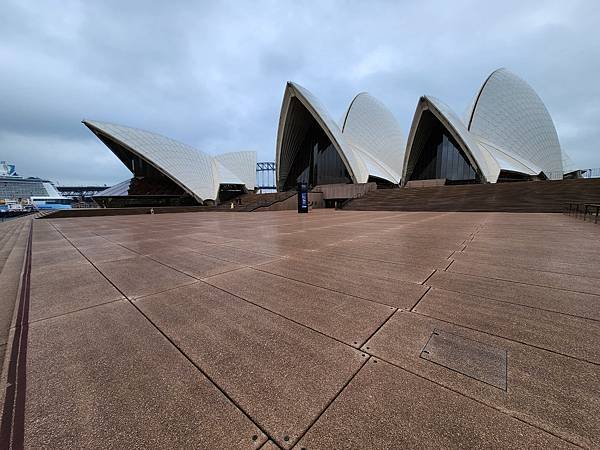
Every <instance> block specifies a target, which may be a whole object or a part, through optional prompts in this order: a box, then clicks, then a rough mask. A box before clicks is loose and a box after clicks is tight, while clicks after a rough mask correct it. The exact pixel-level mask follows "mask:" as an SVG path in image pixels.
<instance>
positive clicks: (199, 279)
mask: <svg viewBox="0 0 600 450" xmlns="http://www.w3.org/2000/svg"><path fill="white" fill-rule="evenodd" d="M97 236H99V237H101V238H102V239H106V241H107V242H110V243H111V244H115V245H118V246H120V247H123V248H124V249H125V250H129V251H130V252H133V253H135V254H136V255H138V256H141V257H142V258H148V259H150V260H151V261H154V262H156V263H158V264H160V265H162V266H164V267H167V268H169V269H172V270H175V271H176V272H179V273H181V274H182V275H185V276H187V277H191V278H194V279H195V280H197V281H202V279H201V278H198V277H197V276H195V275H190V274H189V273H186V272H184V271H183V270H180V269H177V268H175V267H173V266H170V265H169V264H167V263H164V262H162V261H159V260H158V259H155V258H153V257H152V256H150V255H149V254H143V253H140V252H138V251H137V250H133V249H131V248H129V247H127V246H125V245H123V244H120V243H118V242H114V241H111V240H110V239H108V238H105V237H104V236H101V235H99V234H98V235H97ZM71 245H73V247H75V248H76V249H77V251H78V252H79V253H81V254H82V255H83V256H84V257H85V255H84V254H83V253H82V252H81V250H79V248H78V247H76V246H75V245H74V244H73V243H71ZM191 251H193V250H191ZM195 253H199V252H195ZM199 254H201V253H199ZM204 256H208V255H204ZM209 258H212V257H211V256H209ZM86 259H87V260H88V261H89V262H90V263H91V264H94V263H92V261H90V260H89V259H88V258H86ZM213 259H219V258H213ZM220 261H225V260H222V259H221V260H220ZM225 262H234V261H225ZM236 264H239V263H236ZM239 269H240V268H237V269H233V270H239ZM98 271H100V270H99V269H98ZM100 272H101V271H100ZM227 272H231V271H227ZM227 272H223V273H227ZM101 273H102V272H101ZM103 275H104V274H103ZM216 275H220V274H215V276H216ZM105 278H106V277H105ZM107 279H108V278H107ZM111 284H112V283H111ZM189 284H193V283H187V284H182V285H180V286H177V287H181V286H187V285H189ZM113 286H114V285H113ZM115 287H116V286H115ZM168 290H170V289H166V290H165V291H162V292H166V291H168ZM119 292H121V290H119ZM158 293H159V292H155V294H158ZM147 295H153V294H145V295H143V297H146V296H147ZM125 297H126V298H127V299H128V300H131V298H130V297H128V296H125ZM137 298H141V297H135V299H137Z"/></svg>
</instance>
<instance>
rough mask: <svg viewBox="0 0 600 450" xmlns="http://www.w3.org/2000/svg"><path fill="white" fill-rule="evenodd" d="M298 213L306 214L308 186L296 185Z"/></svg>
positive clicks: (304, 184)
mask: <svg viewBox="0 0 600 450" xmlns="http://www.w3.org/2000/svg"><path fill="white" fill-rule="evenodd" d="M297 190H298V213H307V212H308V184H306V183H298V188H297Z"/></svg>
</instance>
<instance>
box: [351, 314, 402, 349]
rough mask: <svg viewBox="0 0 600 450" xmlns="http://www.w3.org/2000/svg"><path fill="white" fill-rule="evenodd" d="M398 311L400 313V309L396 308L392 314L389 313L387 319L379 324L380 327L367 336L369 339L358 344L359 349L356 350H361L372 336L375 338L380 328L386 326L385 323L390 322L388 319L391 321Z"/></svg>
mask: <svg viewBox="0 0 600 450" xmlns="http://www.w3.org/2000/svg"><path fill="white" fill-rule="evenodd" d="M398 311H400V309H398V308H396V309H394V311H393V312H392V313H391V314H390V315H389V316H388V317H387V319H385V320H384V321H383V322H382V323H381V324H380V325H379V326H378V327H377V329H376V330H375V331H373V332H372V333H371V334H370V335H369V337H367V339H365V341H364V342H363V343H362V344H360V347H358V348H359V349H361V348H362V347H363V345H366V343H367V342H369V341H370V340H371V338H373V336H375V335H376V334H377V333H378V332H379V330H381V329H382V328H383V327H384V326H385V324H386V323H388V322H389V321H390V319H391V318H392V317H394V315H396V313H397V312H398Z"/></svg>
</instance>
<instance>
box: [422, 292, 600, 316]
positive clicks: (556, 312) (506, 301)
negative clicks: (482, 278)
mask: <svg viewBox="0 0 600 450" xmlns="http://www.w3.org/2000/svg"><path fill="white" fill-rule="evenodd" d="M430 287H434V288H436V289H438V290H440V291H448V292H454V293H455V294H462V295H468V296H471V297H479V298H485V299H486V300H492V301H494V302H498V303H506V304H508V305H515V306H521V307H523V308H529V309H534V310H537V311H545V312H549V313H553V314H560V315H561V316H567V317H574V318H576V319H581V320H589V321H590V322H600V319H594V318H592V317H584V316H578V315H576V314H570V313H567V312H563V311H556V310H555V309H547V308H540V307H539V306H531V305H525V304H523V303H516V302H512V301H509V300H499V299H497V298H493V297H488V296H486V295H482V294H477V295H473V294H469V293H467V292H462V291H455V290H452V289H451V288H450V287H444V288H440V287H437V286H430ZM540 287H544V286H540ZM577 293H579V292H577Z"/></svg>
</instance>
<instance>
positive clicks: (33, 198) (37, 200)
mask: <svg viewBox="0 0 600 450" xmlns="http://www.w3.org/2000/svg"><path fill="white" fill-rule="evenodd" d="M71 203H72V200H71V199H70V198H69V197H64V196H62V195H61V193H60V192H59V191H58V189H56V186H54V184H53V183H52V182H51V181H50V180H46V179H42V178H37V177H23V176H20V175H19V174H18V173H17V171H16V167H15V165H14V164H9V163H8V162H6V161H0V213H6V212H9V211H13V212H14V211H17V210H27V209H31V208H33V209H39V210H46V209H70V208H71Z"/></svg>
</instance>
